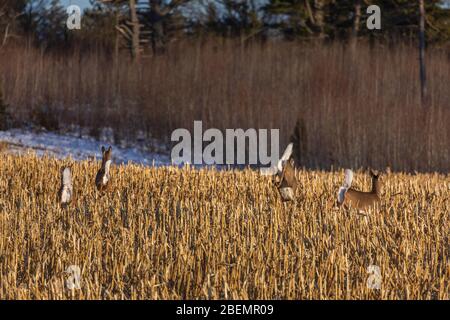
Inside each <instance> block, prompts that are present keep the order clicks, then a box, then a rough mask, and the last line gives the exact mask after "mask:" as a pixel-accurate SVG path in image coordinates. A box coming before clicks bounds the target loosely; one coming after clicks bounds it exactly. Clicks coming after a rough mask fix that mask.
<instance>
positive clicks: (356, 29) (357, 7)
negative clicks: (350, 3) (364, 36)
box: [350, 0, 361, 51]
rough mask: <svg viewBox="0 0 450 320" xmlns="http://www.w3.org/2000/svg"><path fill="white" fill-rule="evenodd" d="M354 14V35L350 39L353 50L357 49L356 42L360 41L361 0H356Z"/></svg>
mask: <svg viewBox="0 0 450 320" xmlns="http://www.w3.org/2000/svg"><path fill="white" fill-rule="evenodd" d="M353 14H354V16H353V28H352V36H351V41H350V46H351V49H352V51H354V50H355V49H356V44H357V42H358V33H359V26H360V24H361V0H355V4H354V13H353Z"/></svg>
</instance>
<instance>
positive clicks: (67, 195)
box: [58, 167, 73, 207]
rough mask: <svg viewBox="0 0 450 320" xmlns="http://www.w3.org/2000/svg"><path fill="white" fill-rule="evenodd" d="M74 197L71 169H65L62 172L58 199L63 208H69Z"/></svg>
mask: <svg viewBox="0 0 450 320" xmlns="http://www.w3.org/2000/svg"><path fill="white" fill-rule="evenodd" d="M72 196H73V186H72V173H71V170H70V168H69V167H65V168H63V169H62V171H61V187H60V188H59V192H58V198H59V202H60V204H61V206H63V207H65V206H67V205H68V204H69V203H70V201H71V200H72Z"/></svg>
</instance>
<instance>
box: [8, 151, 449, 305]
mask: <svg viewBox="0 0 450 320" xmlns="http://www.w3.org/2000/svg"><path fill="white" fill-rule="evenodd" d="M66 164H71V165H72V169H73V175H74V189H75V193H76V199H75V201H74V202H73V203H72V204H71V205H70V206H69V207H68V208H61V207H60V206H59V205H58V203H57V196H56V195H57V190H58V188H59V183H60V182H59V181H60V178H59V174H60V169H61V168H62V166H63V165H66ZM98 166H99V164H98V163H96V162H93V161H85V162H71V161H68V160H66V161H61V160H55V159H50V158H36V157H35V156H32V155H28V156H22V157H19V156H12V155H6V154H2V155H0V299H73V298H75V299H366V298H367V299H449V298H450V236H449V230H450V198H449V195H450V176H449V175H437V174H417V175H406V174H389V175H385V176H384V178H383V182H384V188H383V193H382V194H383V202H382V204H381V208H380V209H379V210H378V211H377V212H371V213H370V214H368V215H367V216H363V215H360V214H358V213H356V212H354V211H351V212H346V211H344V210H342V209H336V208H335V199H336V191H337V189H338V187H339V186H340V185H341V182H342V179H343V173H342V172H335V173H330V172H319V171H300V172H299V173H298V179H299V181H300V188H299V190H297V201H296V202H295V203H288V204H283V203H281V202H280V200H279V197H278V193H277V190H276V189H275V188H274V187H273V186H272V183H271V178H269V177H262V176H260V175H259V173H258V172H257V171H251V170H245V171H227V172H218V171H215V170H210V169H203V170H194V169H191V168H183V169H179V168H170V167H165V168H144V167H140V166H135V165H127V166H113V168H112V179H113V180H112V183H113V184H112V188H111V190H110V192H109V193H107V194H106V195H105V196H103V197H100V196H99V194H98V193H97V191H96V190H95V186H94V183H93V181H94V178H95V174H96V171H97V169H98ZM354 185H355V186H356V187H358V188H360V189H364V190H368V189H369V188H370V181H369V177H368V175H366V174H364V173H363V172H357V173H356V175H355V179H354ZM371 265H374V266H378V267H379V270H380V276H381V279H380V278H378V279H380V280H381V288H380V290H377V289H371V288H370V286H368V285H367V281H368V280H370V279H369V278H370V277H373V276H374V275H373V274H370V273H368V271H370V270H371V269H370V268H369V266H371ZM70 266H75V268H77V267H79V268H80V275H79V278H78V277H77V276H78V275H76V274H74V271H73V270H74V269H73V268H74V267H70ZM68 268H69V270H68ZM71 268H72V269H71ZM70 270H72V271H70ZM372 270H373V269H372ZM75 278H76V281H78V279H79V282H76V283H77V285H78V284H79V289H78V288H77V286H75V289H68V286H67V285H68V283H69V284H70V283H72V284H73V283H75V280H74V279H75ZM70 281H72V282H70ZM69 287H70V286H69Z"/></svg>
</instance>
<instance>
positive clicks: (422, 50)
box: [419, 0, 427, 106]
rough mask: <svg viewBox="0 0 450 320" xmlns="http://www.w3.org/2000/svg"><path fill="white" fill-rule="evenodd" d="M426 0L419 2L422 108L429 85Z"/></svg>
mask: <svg viewBox="0 0 450 320" xmlns="http://www.w3.org/2000/svg"><path fill="white" fill-rule="evenodd" d="M424 2H425V0H419V11H420V24H419V63H420V98H421V102H422V106H425V101H426V95H427V83H426V72H425V3H424Z"/></svg>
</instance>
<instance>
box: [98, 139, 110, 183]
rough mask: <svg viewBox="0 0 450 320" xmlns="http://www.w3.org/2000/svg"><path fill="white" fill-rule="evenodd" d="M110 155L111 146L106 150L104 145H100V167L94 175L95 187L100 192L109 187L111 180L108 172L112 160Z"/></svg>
mask: <svg viewBox="0 0 450 320" xmlns="http://www.w3.org/2000/svg"><path fill="white" fill-rule="evenodd" d="M111 155H112V148H111V146H110V147H109V148H108V150H106V149H105V147H103V146H102V166H101V167H100V170H98V172H97V176H96V177H95V185H96V187H97V190H98V191H100V192H103V191H106V190H107V189H108V187H109V182H110V180H111V176H110V173H109V170H110V167H111V162H112V160H111Z"/></svg>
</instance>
